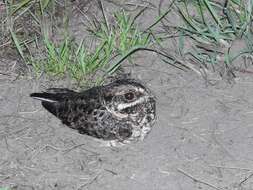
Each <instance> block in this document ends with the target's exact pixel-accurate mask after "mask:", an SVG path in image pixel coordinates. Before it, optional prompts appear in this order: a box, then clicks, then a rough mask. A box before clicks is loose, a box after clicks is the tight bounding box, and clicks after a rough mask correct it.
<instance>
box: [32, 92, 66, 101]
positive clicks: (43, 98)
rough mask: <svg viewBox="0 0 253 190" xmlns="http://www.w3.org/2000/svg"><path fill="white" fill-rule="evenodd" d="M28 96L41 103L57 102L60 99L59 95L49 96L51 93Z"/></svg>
mask: <svg viewBox="0 0 253 190" xmlns="http://www.w3.org/2000/svg"><path fill="white" fill-rule="evenodd" d="M30 96H31V97H32V98H34V99H37V100H41V101H43V102H52V103H53V102H58V101H60V100H61V99H62V97H61V96H60V94H51V93H46V92H44V93H32V94H30Z"/></svg>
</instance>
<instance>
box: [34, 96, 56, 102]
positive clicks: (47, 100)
mask: <svg viewBox="0 0 253 190" xmlns="http://www.w3.org/2000/svg"><path fill="white" fill-rule="evenodd" d="M33 98H34V99H36V100H41V101H44V102H51V103H54V102H57V101H55V100H51V99H48V98H41V97H33Z"/></svg>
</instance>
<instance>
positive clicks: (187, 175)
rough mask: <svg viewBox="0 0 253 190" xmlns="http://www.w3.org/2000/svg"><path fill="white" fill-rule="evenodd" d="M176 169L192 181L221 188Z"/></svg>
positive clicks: (218, 189)
mask: <svg viewBox="0 0 253 190" xmlns="http://www.w3.org/2000/svg"><path fill="white" fill-rule="evenodd" d="M177 171H178V172H179V173H181V174H183V175H185V176H186V177H189V178H190V179H192V180H193V181H194V182H198V183H202V184H204V185H207V186H209V187H211V188H213V189H216V190H222V189H221V188H219V187H215V186H214V185H212V184H210V183H207V182H205V181H202V180H200V179H197V178H195V177H193V176H191V175H190V174H188V173H186V172H185V171H183V170H182V169H177ZM252 175H253V174H252Z"/></svg>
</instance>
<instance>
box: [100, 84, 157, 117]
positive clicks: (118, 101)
mask: <svg viewBox="0 0 253 190" xmlns="http://www.w3.org/2000/svg"><path fill="white" fill-rule="evenodd" d="M105 89H106V90H105V91H104V96H103V97H104V99H103V102H104V105H105V107H106V109H107V110H108V111H109V112H111V113H112V114H113V115H115V116H116V117H117V118H122V119H123V118H132V119H133V120H135V121H137V120H138V121H141V120H142V119H143V117H144V116H145V117H146V116H147V115H150V116H149V117H150V118H148V120H150V121H152V120H154V119H155V97H154V96H153V95H152V94H151V91H150V90H149V89H148V88H146V87H145V86H144V85H142V84H141V83H140V82H138V81H136V80H133V79H121V80H117V81H115V82H113V83H111V84H109V85H107V86H105Z"/></svg>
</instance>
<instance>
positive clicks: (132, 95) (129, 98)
mask: <svg viewBox="0 0 253 190" xmlns="http://www.w3.org/2000/svg"><path fill="white" fill-rule="evenodd" d="M125 98H126V99H127V100H133V99H134V93H132V92H128V93H126V94H125Z"/></svg>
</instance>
